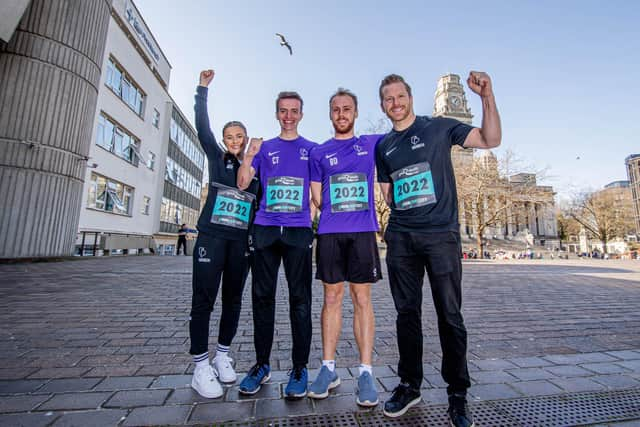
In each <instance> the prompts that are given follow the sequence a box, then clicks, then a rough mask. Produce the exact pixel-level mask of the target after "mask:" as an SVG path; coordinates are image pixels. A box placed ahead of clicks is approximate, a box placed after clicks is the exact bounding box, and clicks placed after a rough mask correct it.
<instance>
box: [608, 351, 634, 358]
mask: <svg viewBox="0 0 640 427" xmlns="http://www.w3.org/2000/svg"><path fill="white" fill-rule="evenodd" d="M605 353H606V354H608V355H609V356H613V357H615V358H618V359H621V360H638V359H640V351H633V350H617V351H605Z"/></svg>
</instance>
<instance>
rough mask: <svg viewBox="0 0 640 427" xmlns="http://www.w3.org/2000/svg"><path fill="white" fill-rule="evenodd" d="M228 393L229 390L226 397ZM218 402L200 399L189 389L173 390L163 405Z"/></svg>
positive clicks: (200, 397) (229, 391) (204, 398)
mask: <svg viewBox="0 0 640 427" xmlns="http://www.w3.org/2000/svg"><path fill="white" fill-rule="evenodd" d="M230 393H231V390H228V391H227V393H226V396H227V397H228V396H229V394H230ZM225 399H226V397H225ZM218 401H219V400H217V399H209V398H206V397H202V396H200V395H199V394H198V393H197V392H196V391H195V390H194V389H192V388H191V387H189V388H179V389H176V390H173V392H172V393H171V395H170V396H169V398H168V399H167V401H166V402H165V405H191V404H193V403H212V402H218Z"/></svg>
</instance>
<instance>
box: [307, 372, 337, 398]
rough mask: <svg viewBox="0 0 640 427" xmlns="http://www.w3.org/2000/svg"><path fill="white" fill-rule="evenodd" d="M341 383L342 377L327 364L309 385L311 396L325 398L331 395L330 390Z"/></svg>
mask: <svg viewBox="0 0 640 427" xmlns="http://www.w3.org/2000/svg"><path fill="white" fill-rule="evenodd" d="M339 385H340V377H338V374H336V373H335V371H333V372H332V371H331V370H330V369H329V368H327V367H326V366H323V367H322V368H320V372H318V376H317V377H316V380H315V381H314V382H312V383H311V386H309V397H312V398H314V399H324V398H325V397H327V396H329V390H331V389H334V388H336V387H338V386H339Z"/></svg>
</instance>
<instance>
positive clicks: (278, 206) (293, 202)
mask: <svg viewBox="0 0 640 427" xmlns="http://www.w3.org/2000/svg"><path fill="white" fill-rule="evenodd" d="M303 190H304V179H302V178H296V177H292V176H274V177H272V178H269V179H268V180H267V191H266V195H265V197H266V205H267V212H280V213H295V212H302V198H303V197H304V196H305V193H304V191H303Z"/></svg>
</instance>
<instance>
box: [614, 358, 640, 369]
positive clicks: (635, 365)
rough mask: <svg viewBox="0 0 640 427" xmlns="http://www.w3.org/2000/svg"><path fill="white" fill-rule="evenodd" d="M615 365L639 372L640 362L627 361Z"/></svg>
mask: <svg viewBox="0 0 640 427" xmlns="http://www.w3.org/2000/svg"><path fill="white" fill-rule="evenodd" d="M617 364H618V365H620V366H622V367H624V368H626V369H629V370H631V371H633V372H640V360H627V361H624V362H617Z"/></svg>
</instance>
